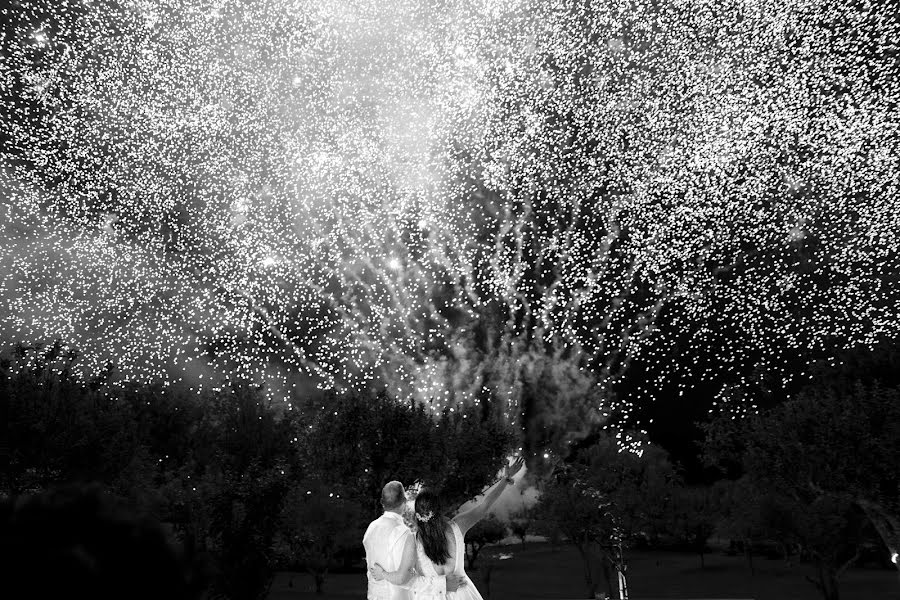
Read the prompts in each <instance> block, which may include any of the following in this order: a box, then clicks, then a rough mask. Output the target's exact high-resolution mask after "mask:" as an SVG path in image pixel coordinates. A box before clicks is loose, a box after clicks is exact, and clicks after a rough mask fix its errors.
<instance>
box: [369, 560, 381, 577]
mask: <svg viewBox="0 0 900 600" xmlns="http://www.w3.org/2000/svg"><path fill="white" fill-rule="evenodd" d="M369 571H371V572H372V579H374V580H375V581H381V580H382V579H384V568H383V567H382V566H381V565H379V564H378V563H375V566H374V567H372V568H371V569H369Z"/></svg>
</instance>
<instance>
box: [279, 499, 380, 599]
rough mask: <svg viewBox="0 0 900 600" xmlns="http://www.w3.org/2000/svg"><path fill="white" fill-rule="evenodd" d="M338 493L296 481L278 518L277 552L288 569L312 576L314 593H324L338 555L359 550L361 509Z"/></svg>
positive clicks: (361, 531) (361, 529)
mask: <svg viewBox="0 0 900 600" xmlns="http://www.w3.org/2000/svg"><path fill="white" fill-rule="evenodd" d="M340 490H341V488H335V487H330V486H325V485H323V484H321V483H319V482H315V481H304V482H300V483H298V484H297V485H295V486H294V487H292V488H291V490H290V492H289V493H288V495H287V497H286V498H285V502H284V507H283V509H282V511H281V513H280V515H279V525H280V526H279V529H278V534H277V536H276V540H275V547H276V549H277V553H278V554H279V556H281V557H282V558H283V559H285V560H286V561H287V564H288V565H289V566H291V567H294V566H299V567H300V568H303V569H305V570H306V571H307V572H309V574H310V575H312V576H313V578H314V579H315V583H316V593H317V594H323V593H324V592H325V579H326V577H327V575H328V571H329V569H331V568H333V567H335V566H336V565H338V564H339V561H338V556H339V554H340V553H341V552H346V551H348V550H351V549H355V548H357V547H359V545H360V541H361V540H362V536H363V533H364V532H365V528H364V525H365V523H364V521H363V514H364V513H363V509H362V507H360V505H359V503H357V502H355V501H353V500H351V499H348V497H347V496H346V495H345V494H342V493H341V491H340Z"/></svg>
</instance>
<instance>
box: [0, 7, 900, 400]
mask: <svg viewBox="0 0 900 600" xmlns="http://www.w3.org/2000/svg"><path fill="white" fill-rule="evenodd" d="M3 19H4V20H6V21H8V22H9V23H11V25H10V26H8V27H7V29H6V30H5V33H4V38H3V41H2V43H3V48H2V62H0V81H2V84H0V85H2V88H3V96H4V106H3V112H2V115H0V119H2V121H0V125H2V128H3V129H5V130H6V131H7V132H8V133H7V136H8V138H7V139H8V149H7V150H5V151H4V154H3V156H4V158H3V162H4V165H5V170H4V175H3V178H4V179H3V182H2V184H3V186H4V188H3V191H4V197H5V199H4V204H3V210H4V211H5V215H4V221H5V223H4V227H3V245H2V254H0V260H2V276H3V279H2V302H3V304H4V311H3V313H2V314H0V327H2V330H3V339H4V340H6V341H15V340H28V341H32V340H40V339H47V338H55V337H62V338H63V339H65V340H66V341H67V342H69V343H71V344H73V345H75V346H77V347H78V348H80V349H81V350H82V351H83V352H84V356H85V360H86V361H87V363H86V364H87V366H88V368H89V369H93V370H99V369H101V368H103V366H104V365H105V364H106V361H108V360H114V362H115V363H116V364H117V365H118V369H119V370H120V373H121V374H122V376H123V377H124V378H126V379H130V380H138V381H147V380H155V379H164V380H166V381H179V380H185V381H187V382H188V383H189V384H190V385H192V386H194V387H196V388H197V389H198V390H200V389H204V388H209V387H214V386H216V385H220V384H221V382H222V380H223V377H252V378H255V379H265V380H266V381H268V383H269V387H270V390H271V391H272V393H277V394H284V393H286V392H287V391H289V389H290V387H291V386H295V385H298V375H303V376H305V377H309V378H310V379H311V381H313V382H315V383H316V385H318V386H320V387H322V388H332V387H336V388H353V387H362V386H366V385H369V384H370V383H373V382H375V383H377V382H381V383H384V384H387V385H388V386H389V388H390V389H391V390H392V392H393V393H394V394H395V395H397V396H399V397H416V398H419V399H422V400H426V399H434V400H436V406H443V405H445V404H448V403H449V404H451V405H452V404H453V403H455V402H460V401H470V400H473V399H477V398H478V397H479V394H481V393H483V392H484V391H486V390H493V391H494V392H495V393H497V394H499V395H500V396H501V397H504V398H507V399H508V401H509V406H510V407H518V406H519V403H520V401H521V397H522V394H523V393H524V392H523V391H522V390H523V389H524V388H523V386H524V385H526V384H527V382H528V381H529V380H531V381H533V382H536V381H544V379H546V378H547V377H549V378H550V379H551V380H553V381H555V382H556V386H557V389H558V390H560V391H561V392H564V393H562V396H564V398H562V400H560V402H562V403H564V404H567V406H569V407H570V408H571V406H574V405H577V404H580V405H583V406H589V407H590V410H596V408H597V407H598V406H600V405H601V404H603V402H604V401H607V402H608V401H609V398H610V394H609V390H610V389H611V385H612V384H613V383H614V382H615V381H616V380H617V378H619V377H621V376H622V374H623V373H624V372H625V371H626V369H627V368H628V366H629V364H631V363H632V361H634V360H635V359H642V360H645V361H650V362H652V361H655V360H656V361H661V360H662V359H661V358H659V357H663V356H665V355H666V349H667V348H671V347H673V345H674V344H675V343H676V342H675V340H676V339H677V338H678V337H679V336H683V335H684V334H685V332H690V341H689V345H691V346H693V347H700V348H708V349H710V351H714V352H716V353H718V355H719V356H720V363H719V368H722V369H728V370H734V372H735V373H740V371H741V369H742V368H744V367H745V366H746V362H747V360H749V359H748V358H747V357H748V356H751V355H754V356H757V358H754V359H753V360H757V361H760V360H761V361H762V362H763V363H765V365H767V368H772V369H776V370H777V369H778V368H779V366H778V365H779V361H780V360H781V359H782V357H783V356H784V355H785V353H790V352H803V353H807V354H804V355H808V356H810V357H815V356H817V355H818V354H821V353H827V352H828V351H830V350H831V349H833V348H835V347H839V346H843V345H850V344H856V343H867V344H871V343H874V342H875V341H877V340H879V339H881V338H884V337H886V336H895V335H896V334H897V328H898V318H897V317H898V309H900V298H898V296H900V293H898V289H900V288H898V286H897V283H898V282H897V275H896V274H897V273H898V272H900V260H898V256H900V255H898V233H897V232H898V224H900V223H898V217H897V215H898V214H900V212H898V211H900V197H898V173H900V164H898V151H897V140H898V126H900V120H898V112H897V99H898V85H900V83H898V82H900V77H898V75H900V73H898V68H897V64H898V55H897V46H896V44H895V41H894V40H896V39H900V24H898V21H897V16H896V14H895V13H894V12H892V11H891V8H890V6H889V3H857V4H854V5H853V6H851V5H849V4H847V3H839V2H831V3H825V2H821V1H819V0H816V1H812V0H791V1H787V2H785V1H783V0H758V1H751V0H731V1H725V2H710V1H702V0H679V1H666V2H653V1H650V0H639V1H629V2H624V1H613V2H605V3H597V2H586V1H572V2H545V1H534V2H527V1H526V0H522V1H520V2H514V1H512V0H510V1H508V2H502V1H488V0H446V1H445V0H421V1H418V2H416V1H413V0H403V1H398V2H394V1H392V2H380V1H374V0H358V1H355V2H334V1H331V0H292V1H288V0H268V1H261V2H239V1H227V0H216V1H194V0H179V1H177V2H176V1H174V0H166V1H150V0H144V1H135V2H112V1H100V0H84V1H83V2H77V3H76V2H68V3H66V2H50V1H31V2H29V1H23V2H22V3H21V6H19V7H17V8H14V9H7V13H6V15H4V17H3ZM665 311H670V313H671V314H670V315H669V316H668V317H667V319H666V320H665V326H664V327H663V325H662V319H661V318H660V316H661V315H663V314H664V313H665ZM666 314H668V313H666ZM671 315H675V316H671ZM817 353H818V354H817ZM759 356H761V357H762V358H758V357H759ZM654 357H655V358H654ZM684 366H685V365H683V364H677V361H673V364H672V366H671V367H670V366H669V365H667V364H660V365H659V367H658V369H657V371H658V373H659V380H658V381H650V382H647V383H646V384H645V385H644V386H640V387H639V390H638V395H640V394H652V390H653V389H654V386H655V385H657V384H659V383H660V382H662V381H663V380H664V379H665V378H666V377H668V376H671V374H672V372H673V371H674V370H675V369H676V368H684ZM697 376H699V377H708V376H711V375H710V373H699V374H697ZM542 378H544V379H542ZM634 399H635V398H630V399H629V398H624V399H619V403H618V405H617V406H616V407H615V408H616V410H621V411H624V412H626V413H627V412H628V411H629V410H630V409H629V406H630V402H632V401H633V400H634ZM516 410H518V408H516ZM603 410H605V411H608V410H612V409H611V408H609V407H607V408H605V409H603ZM602 414H607V413H602Z"/></svg>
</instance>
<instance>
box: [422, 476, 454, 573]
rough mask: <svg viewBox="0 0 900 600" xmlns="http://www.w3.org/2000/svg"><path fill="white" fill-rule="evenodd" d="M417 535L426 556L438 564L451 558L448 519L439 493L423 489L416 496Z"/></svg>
mask: <svg viewBox="0 0 900 600" xmlns="http://www.w3.org/2000/svg"><path fill="white" fill-rule="evenodd" d="M415 515H416V526H417V527H418V532H417V534H416V535H417V537H418V538H419V541H420V542H421V543H422V549H423V550H425V556H427V557H428V558H430V559H431V562H433V563H434V564H436V565H442V564H444V563H445V562H447V559H448V558H450V548H448V545H447V533H446V532H447V527H448V526H449V521H448V519H447V518H446V517H445V516H444V515H443V514H442V513H441V502H440V499H439V498H438V497H437V494H435V493H434V492H430V491H428V490H422V491H421V492H419V494H418V495H417V496H416V511H415Z"/></svg>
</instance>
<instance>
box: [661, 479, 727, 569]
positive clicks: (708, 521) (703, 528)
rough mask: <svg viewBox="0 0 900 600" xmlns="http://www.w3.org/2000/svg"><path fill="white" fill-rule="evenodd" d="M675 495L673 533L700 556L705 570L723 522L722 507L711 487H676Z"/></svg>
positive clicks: (672, 517) (672, 515)
mask: <svg viewBox="0 0 900 600" xmlns="http://www.w3.org/2000/svg"><path fill="white" fill-rule="evenodd" d="M673 491H674V493H673V498H672V500H673V502H672V505H673V507H672V514H671V519H672V522H671V531H672V532H673V533H674V534H675V536H676V538H677V539H680V540H682V541H683V542H685V543H686V544H687V546H688V547H689V548H691V549H692V550H694V551H695V552H697V553H698V554H699V555H700V567H701V568H704V567H705V566H706V565H705V561H704V556H705V554H706V550H707V547H706V543H707V541H708V540H709V538H710V536H711V535H712V534H713V533H714V532H715V530H716V526H717V525H718V523H719V519H720V518H721V515H720V510H719V505H718V504H719V503H718V502H716V497H715V495H714V494H715V492H714V490H713V489H712V488H710V487H676V488H675V489H674V490H673Z"/></svg>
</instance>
